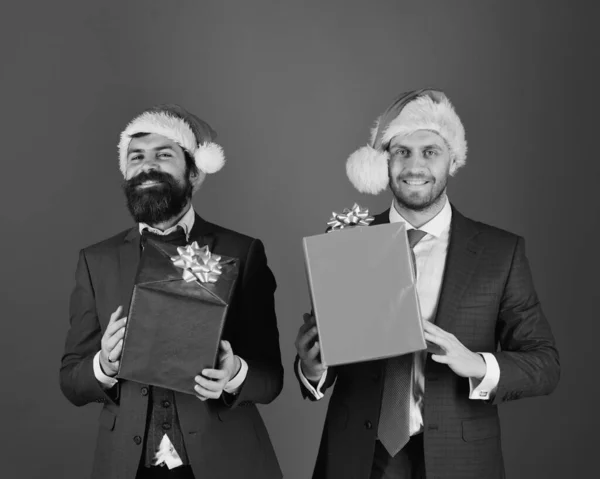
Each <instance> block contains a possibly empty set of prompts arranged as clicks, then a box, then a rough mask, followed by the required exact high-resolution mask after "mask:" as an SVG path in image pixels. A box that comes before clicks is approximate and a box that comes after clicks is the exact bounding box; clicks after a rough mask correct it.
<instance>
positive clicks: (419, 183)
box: [402, 180, 429, 186]
mask: <svg viewBox="0 0 600 479" xmlns="http://www.w3.org/2000/svg"><path fill="white" fill-rule="evenodd" d="M402 183H404V184H407V185H408V186H424V185H426V184H427V183H429V181H426V180H402Z"/></svg>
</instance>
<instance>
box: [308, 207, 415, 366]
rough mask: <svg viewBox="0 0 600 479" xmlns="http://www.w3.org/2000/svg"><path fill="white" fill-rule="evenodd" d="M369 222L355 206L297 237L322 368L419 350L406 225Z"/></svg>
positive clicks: (366, 214) (364, 214)
mask: <svg viewBox="0 0 600 479" xmlns="http://www.w3.org/2000/svg"><path fill="white" fill-rule="evenodd" d="M372 219H373V218H372V217H369V216H368V212H367V211H366V210H363V209H361V208H360V207H359V206H357V205H355V206H354V208H352V209H351V210H348V209H346V210H344V212H343V213H342V214H336V213H334V215H333V217H332V219H331V221H330V222H329V223H328V225H329V230H328V232H327V233H325V234H321V235H316V236H309V237H306V238H304V239H303V244H304V258H305V265H306V272H307V276H308V283H309V289H310V294H311V299H312V305H313V312H314V315H315V317H316V322H317V329H318V340H319V342H320V347H321V360H322V362H323V364H324V365H325V366H335V365H339V364H348V363H356V362H362V361H369V360H375V359H382V358H387V357H392V356H399V355H403V354H407V353H412V352H415V351H420V350H423V349H425V348H426V344H425V338H424V334H423V328H422V324H421V313H420V310H419V302H418V298H417V291H416V285H415V281H414V275H413V266H412V260H411V251H410V246H409V243H408V238H407V235H406V228H405V225H404V223H389V224H382V225H377V226H368V227H367V225H368V224H369V223H370V222H371V221H372Z"/></svg>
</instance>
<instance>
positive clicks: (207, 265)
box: [171, 241, 222, 283]
mask: <svg viewBox="0 0 600 479" xmlns="http://www.w3.org/2000/svg"><path fill="white" fill-rule="evenodd" d="M177 252H178V253H179V256H172V257H171V261H173V264H174V265H175V266H177V267H178V268H182V269H183V279H184V280H186V281H187V282H188V283H189V282H190V281H200V282H201V283H216V282H217V279H219V275H220V274H221V273H222V271H221V267H222V265H221V264H220V263H219V261H221V257H220V256H218V255H216V254H212V253H211V252H210V251H209V250H208V246H203V247H202V248H200V247H199V246H198V242H197V241H194V242H193V243H192V244H189V245H187V246H179V247H177Z"/></svg>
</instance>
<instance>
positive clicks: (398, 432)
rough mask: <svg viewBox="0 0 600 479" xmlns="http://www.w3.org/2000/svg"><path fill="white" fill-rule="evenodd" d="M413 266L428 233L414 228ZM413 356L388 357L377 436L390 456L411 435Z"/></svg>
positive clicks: (411, 240)
mask: <svg viewBox="0 0 600 479" xmlns="http://www.w3.org/2000/svg"><path fill="white" fill-rule="evenodd" d="M406 234H407V235H408V243H409V245H410V253H411V258H412V262H413V266H414V272H415V279H416V272H417V263H416V259H415V253H414V251H413V248H414V247H415V245H416V244H417V243H418V242H419V241H421V239H422V238H423V236H425V235H426V234H427V233H425V232H424V231H421V230H415V229H411V230H408V231H407V232H406ZM412 364H413V355H412V354H404V355H402V356H398V357H395V358H390V359H388V360H387V363H386V368H385V379H384V385H383V398H382V401H381V413H380V415H379V427H378V431H377V432H378V438H379V440H380V441H381V443H382V444H383V446H384V447H385V448H386V450H387V451H388V453H389V454H390V456H392V457H394V456H395V455H396V454H398V452H399V451H400V450H401V449H402V448H403V447H404V446H405V445H406V443H407V442H408V439H409V437H410V391H411V381H412V377H411V376H412V374H411V373H412Z"/></svg>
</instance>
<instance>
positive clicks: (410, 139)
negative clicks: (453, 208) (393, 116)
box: [388, 130, 454, 211]
mask: <svg viewBox="0 0 600 479" xmlns="http://www.w3.org/2000/svg"><path fill="white" fill-rule="evenodd" d="M388 149H389V153H390V159H389V163H388V175H389V185H390V189H391V190H392V192H393V193H394V196H395V198H396V202H397V204H398V205H399V206H400V207H403V208H406V209H409V210H414V211H424V210H427V209H429V208H432V207H434V206H435V205H437V204H439V203H440V202H441V201H442V200H443V199H444V198H445V193H446V185H447V183H448V177H449V176H450V166H451V165H452V162H453V161H454V160H453V159H452V157H451V154H450V150H449V149H448V145H447V144H446V142H445V141H444V139H443V138H442V137H440V136H439V135H438V134H437V133H435V132H433V131H429V130H418V131H416V132H414V133H412V134H410V135H398V136H395V137H394V138H392V140H391V141H390V145H389V148H388Z"/></svg>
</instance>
